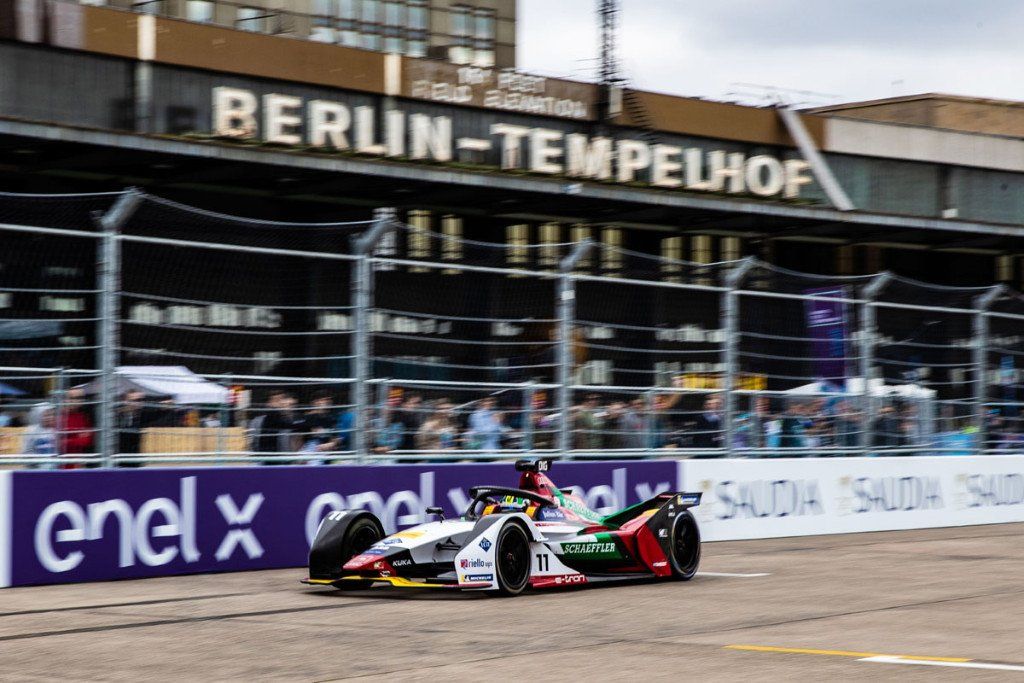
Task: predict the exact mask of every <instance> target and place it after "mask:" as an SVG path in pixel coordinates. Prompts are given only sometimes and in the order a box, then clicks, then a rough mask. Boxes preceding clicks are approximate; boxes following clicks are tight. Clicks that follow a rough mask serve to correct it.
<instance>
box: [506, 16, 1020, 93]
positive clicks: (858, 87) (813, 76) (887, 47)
mask: <svg viewBox="0 0 1024 683" xmlns="http://www.w3.org/2000/svg"><path fill="white" fill-rule="evenodd" d="M596 5H597V0H559V2H557V3H555V2H551V0H520V30H519V31H520V34H519V41H520V65H521V67H522V68H524V69H526V70H528V71H529V70H535V71H542V72H544V73H547V74H552V75H563V76H568V77H572V78H593V77H594V75H595V74H596V68H597V60H596V57H597V55H598V30H597V24H598V19H597V13H596ZM621 24H622V28H621V33H620V42H619V55H620V59H621V62H622V64H623V66H624V69H625V71H626V72H627V75H628V76H629V77H630V79H631V81H632V82H634V83H635V84H636V85H637V86H638V87H643V88H646V89H652V90H659V91H663V92H671V93H676V94H685V95H699V96H704V97H712V98H732V97H736V95H735V92H736V91H737V88H736V87H735V86H734V85H733V84H735V83H739V82H745V83H759V84H765V85H774V86H779V87H784V88H789V89H796V90H810V91H816V92H821V93H829V94H834V95H836V96H837V97H836V98H834V99H835V100H839V101H844V100H846V101H849V100H858V99H871V98H876V97H890V96H893V95H904V94H910V93H913V92H928V91H940V92H950V93H955V94H963V95H977V96H985V97H1001V98H1007V99H1019V100H1024V78H1021V74H1022V73H1024V51H1022V50H1020V49H1019V46H1018V43H1019V41H1020V37H1019V28H1020V26H1024V2H1020V0H974V1H972V2H968V1H965V0H731V1H729V2H717V3H709V2H685V3H684V2H679V0H624V1H623V9H622V15H621ZM748 90H749V89H748ZM794 97H796V98H799V96H794ZM819 101H820V98H819Z"/></svg>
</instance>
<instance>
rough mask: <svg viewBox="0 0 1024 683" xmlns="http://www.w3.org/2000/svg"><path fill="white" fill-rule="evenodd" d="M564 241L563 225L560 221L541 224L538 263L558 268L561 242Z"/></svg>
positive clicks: (546, 266)
mask: <svg viewBox="0 0 1024 683" xmlns="http://www.w3.org/2000/svg"><path fill="white" fill-rule="evenodd" d="M561 241H562V226H561V225H559V224H558V223H544V224H543V225H541V226H540V256H539V258H538V260H537V264H538V265H540V266H542V267H545V268H557V267H558V261H559V259H560V258H561V254H560V253H559V249H560V247H559V243H560V242H561Z"/></svg>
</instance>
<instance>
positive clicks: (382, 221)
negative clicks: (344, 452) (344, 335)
mask: <svg viewBox="0 0 1024 683" xmlns="http://www.w3.org/2000/svg"><path fill="white" fill-rule="evenodd" d="M396 225H397V224H396V221H395V210H394V209H393V208H380V209H374V211H373V226H372V227H371V228H370V229H369V230H368V231H366V232H365V233H363V234H361V235H356V236H354V237H353V238H352V250H353V252H354V253H355V255H356V256H357V257H358V258H357V259H356V262H355V267H354V268H353V269H352V305H353V307H354V315H353V318H354V322H355V326H354V327H355V329H354V330H353V337H352V357H353V358H352V360H353V362H354V365H355V373H354V375H355V384H353V386H352V390H353V394H354V395H353V397H352V398H353V400H352V403H353V404H354V406H355V408H354V409H355V420H354V421H353V430H352V450H353V451H355V454H356V457H357V458H363V457H365V456H366V431H367V429H366V428H367V422H366V407H367V406H368V405H369V402H368V401H367V394H366V382H367V380H369V379H370V372H371V369H372V368H371V367H370V319H369V316H370V307H371V306H372V305H373V263H372V262H371V260H370V259H371V257H372V255H373V248H374V247H375V246H377V243H378V242H380V240H381V238H382V237H384V235H386V234H387V233H388V232H390V231H392V230H394V229H395V227H396Z"/></svg>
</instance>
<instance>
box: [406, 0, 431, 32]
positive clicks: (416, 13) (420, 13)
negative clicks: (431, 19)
mask: <svg viewBox="0 0 1024 683" xmlns="http://www.w3.org/2000/svg"><path fill="white" fill-rule="evenodd" d="M408 6H409V28H411V29H413V30H422V31H426V30H427V0H409V2H408Z"/></svg>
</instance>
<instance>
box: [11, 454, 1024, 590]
mask: <svg viewBox="0 0 1024 683" xmlns="http://www.w3.org/2000/svg"><path fill="white" fill-rule="evenodd" d="M516 476H517V475H516V473H515V471H514V470H513V469H512V467H511V466H510V465H509V464H508V463H488V464H482V463H458V464H432V465H375V466H361V465H352V466H336V467H316V466H292V467H267V468H190V469H184V468H183V469H171V468H167V469H164V468H160V469H142V470H90V471H79V472H39V471H3V472H0V586H20V585H30V584H48V583H69V582H78V581H98V580H109V579H128V578H144V577H154V576H169V575H177V574H191V573H201V572H217V571H243V570H253V569H272V568H283V567H301V566H302V565H304V564H305V561H306V554H307V552H308V549H309V543H310V542H311V540H312V538H313V536H314V534H315V532H316V529H317V526H318V525H319V523H320V520H321V519H322V518H323V517H324V516H325V515H327V514H328V513H329V512H330V511H332V510H336V509H349V508H363V509H368V510H371V511H372V512H374V513H375V514H377V515H378V516H379V517H380V519H381V520H382V521H383V523H384V525H385V527H386V528H387V529H388V530H389V531H394V530H395V529H398V528H403V527H407V526H411V525H414V524H419V523H421V522H423V521H425V517H426V515H425V510H426V508H428V507H431V506H435V505H436V506H441V507H443V508H444V509H445V511H446V513H447V514H448V515H455V514H458V513H460V512H461V511H462V510H463V509H465V507H466V506H467V505H468V502H469V501H468V497H467V495H466V490H467V489H468V487H470V486H473V485H477V484H481V483H488V484H507V485H514V484H515V481H516ZM553 476H554V478H555V480H556V481H558V482H559V483H560V485H563V486H568V485H571V486H574V487H576V488H577V490H578V492H579V493H580V494H581V495H582V496H583V498H584V499H585V500H586V502H587V504H588V505H589V506H590V507H592V508H594V509H596V510H599V511H611V510H614V509H617V508H620V507H623V506H625V505H630V504H633V503H636V502H639V501H641V500H644V499H646V498H649V497H650V496H652V495H654V494H655V493H657V492H661V491H666V490H670V489H679V490H689V491H701V492H702V493H703V494H704V496H703V500H702V502H701V505H700V506H699V507H698V508H697V509H696V515H697V519H698V521H699V523H700V525H701V533H702V536H703V538H704V540H706V541H717V540H732V539H753V538H771V537H779V536H802V535H812V534H830V533H847V532H861V531H881V530H894V529H918V528H928V527H946V526H961V525H970V524H992V523H1005V522H1020V521H1024V456H982V457H979V456H968V457H958V456H949V457H936V458H924V457H922V458H832V459H799V460H796V459H778V460H772V461H767V460H679V461H675V460H646V461H638V460H630V461H602V462H569V463H558V465H557V468H556V470H555V471H554V472H553ZM299 573H301V570H297V575H298V574H299Z"/></svg>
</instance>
